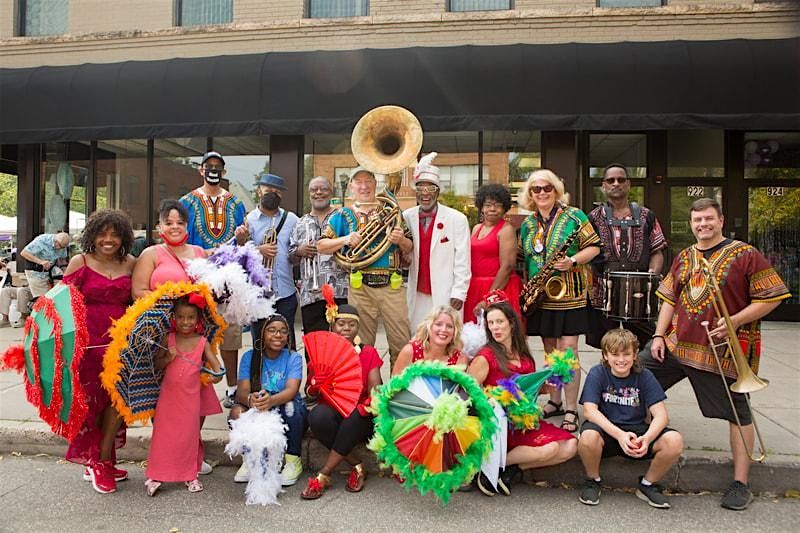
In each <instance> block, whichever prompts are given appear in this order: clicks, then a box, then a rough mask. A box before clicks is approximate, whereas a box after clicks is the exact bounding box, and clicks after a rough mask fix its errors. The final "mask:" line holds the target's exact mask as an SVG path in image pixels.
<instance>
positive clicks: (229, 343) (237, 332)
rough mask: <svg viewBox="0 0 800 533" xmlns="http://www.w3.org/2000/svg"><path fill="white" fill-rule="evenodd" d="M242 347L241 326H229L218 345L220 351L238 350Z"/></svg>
mask: <svg viewBox="0 0 800 533" xmlns="http://www.w3.org/2000/svg"><path fill="white" fill-rule="evenodd" d="M241 347H242V326H237V325H236V324H231V325H229V326H228V329H226V330H225V334H224V335H223V337H222V344H221V345H220V347H219V349H220V350H229V351H233V350H238V349H239V348H241Z"/></svg>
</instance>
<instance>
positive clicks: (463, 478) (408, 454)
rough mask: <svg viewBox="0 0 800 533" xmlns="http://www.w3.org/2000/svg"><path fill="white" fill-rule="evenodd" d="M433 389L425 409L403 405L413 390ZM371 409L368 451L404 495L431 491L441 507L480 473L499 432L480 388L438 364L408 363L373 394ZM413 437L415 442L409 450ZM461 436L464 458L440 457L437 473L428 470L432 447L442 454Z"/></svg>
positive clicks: (435, 362) (433, 362) (453, 370)
mask: <svg viewBox="0 0 800 533" xmlns="http://www.w3.org/2000/svg"><path fill="white" fill-rule="evenodd" d="M437 384H438V389H439V390H440V391H441V392H440V393H439V394H438V396H437V395H436V394H430V395H429V396H430V400H429V401H428V404H427V406H420V405H421V404H419V403H416V404H414V403H413V402H414V400H412V403H411V404H409V403H408V400H409V398H410V395H412V394H413V392H412V391H413V390H414V388H415V386H416V387H417V390H419V388H420V386H422V387H428V386H430V385H433V389H424V390H436V389H437ZM424 390H423V392H424ZM423 396H425V394H423ZM434 396H435V398H434ZM371 408H372V411H373V412H374V413H376V417H375V434H374V436H373V437H372V439H371V440H370V442H369V444H368V445H367V447H368V448H369V449H371V450H372V451H374V452H375V453H376V455H377V456H378V460H379V461H380V462H381V463H382V464H383V465H384V466H388V467H391V468H392V470H393V471H394V472H395V473H396V474H397V475H399V476H400V477H401V478H403V480H404V481H403V484H404V486H405V487H406V489H407V490H410V488H411V487H412V486H416V487H417V489H418V490H419V492H420V493H421V494H423V495H424V494H426V493H428V492H432V493H433V494H434V496H436V497H437V498H438V499H439V500H441V501H442V502H443V503H444V504H445V505H447V503H448V502H449V500H450V497H451V496H452V494H453V492H454V491H455V490H456V489H458V487H460V486H461V485H462V484H464V483H466V482H467V481H469V480H470V479H471V478H472V476H473V475H475V473H476V472H478V471H479V470H480V467H481V462H482V461H483V458H484V457H485V456H486V455H487V454H488V452H489V450H490V448H491V443H492V437H493V436H494V434H495V433H496V431H497V429H498V428H497V423H496V422H495V417H494V411H493V409H492V406H491V404H490V403H489V400H488V399H487V398H486V396H485V395H484V394H483V391H482V390H481V387H480V385H478V383H477V382H476V381H475V380H474V379H473V378H472V377H471V376H469V375H467V374H466V373H464V372H463V371H461V370H458V369H456V368H454V367H451V366H447V365H445V364H443V363H440V362H437V361H424V362H419V363H415V364H412V365H410V366H409V367H408V368H406V370H405V371H404V372H403V373H402V374H400V375H399V376H395V377H394V378H392V379H391V380H390V381H389V382H388V383H386V384H385V385H382V386H380V387H378V389H376V390H375V391H373V393H372V400H371ZM409 415H410V416H409ZM415 434H417V435H419V441H414V442H413V443H412V444H410V445H408V443H409V440H410V439H411V438H413V436H414V435H415ZM464 434H469V435H470V438H469V440H470V442H471V443H470V444H469V445H468V446H466V449H465V450H462V451H463V453H459V454H457V455H455V456H454V457H451V458H450V459H452V461H450V460H442V457H439V461H438V467H437V468H434V469H433V470H432V469H430V468H429V467H428V463H429V461H430V459H431V454H432V452H431V450H432V449H433V448H437V446H438V449H441V447H442V443H443V442H445V441H447V442H449V443H453V442H454V439H456V438H457V436H458V435H461V436H463V435H464ZM412 448H413V450H412ZM423 456H424V459H421V458H423ZM434 462H436V461H434Z"/></svg>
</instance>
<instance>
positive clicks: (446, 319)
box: [392, 305, 467, 376]
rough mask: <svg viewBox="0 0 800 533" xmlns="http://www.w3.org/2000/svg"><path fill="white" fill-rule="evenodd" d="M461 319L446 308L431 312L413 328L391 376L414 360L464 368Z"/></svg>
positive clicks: (456, 312)
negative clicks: (409, 339)
mask: <svg viewBox="0 0 800 533" xmlns="http://www.w3.org/2000/svg"><path fill="white" fill-rule="evenodd" d="M461 329H462V324H461V316H460V315H459V312H458V311H456V310H455V309H453V308H452V307H450V306H449V305H440V306H439V307H436V308H434V309H433V311H431V312H430V313H429V314H428V316H427V317H425V320H423V321H422V323H421V324H420V325H419V327H418V328H417V334H416V335H415V336H414V338H413V339H412V340H411V342H409V343H408V344H406V345H405V346H403V349H402V350H400V353H399V354H397V360H396V361H395V362H394V368H393V369H392V375H393V376H396V375H398V374H400V373H401V372H403V370H405V369H406V367H407V366H408V365H410V364H411V363H416V362H417V361H441V362H443V363H447V364H448V365H465V366H466V364H467V357H466V355H464V354H463V353H462V352H461Z"/></svg>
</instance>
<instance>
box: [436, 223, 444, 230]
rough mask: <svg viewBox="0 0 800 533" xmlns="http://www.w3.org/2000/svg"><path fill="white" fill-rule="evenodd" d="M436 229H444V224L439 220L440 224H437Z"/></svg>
mask: <svg viewBox="0 0 800 533" xmlns="http://www.w3.org/2000/svg"><path fill="white" fill-rule="evenodd" d="M436 229H444V224H442V223H441V222H439V223H438V224H436Z"/></svg>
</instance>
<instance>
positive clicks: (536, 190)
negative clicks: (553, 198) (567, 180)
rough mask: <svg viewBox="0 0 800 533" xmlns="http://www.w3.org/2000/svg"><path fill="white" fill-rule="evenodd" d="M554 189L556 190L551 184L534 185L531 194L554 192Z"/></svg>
mask: <svg viewBox="0 0 800 533" xmlns="http://www.w3.org/2000/svg"><path fill="white" fill-rule="evenodd" d="M553 189H555V187H554V186H553V185H552V184H550V183H548V184H547V185H532V186H531V193H532V194H539V193H540V192H542V191H544V192H553Z"/></svg>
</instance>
